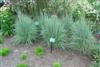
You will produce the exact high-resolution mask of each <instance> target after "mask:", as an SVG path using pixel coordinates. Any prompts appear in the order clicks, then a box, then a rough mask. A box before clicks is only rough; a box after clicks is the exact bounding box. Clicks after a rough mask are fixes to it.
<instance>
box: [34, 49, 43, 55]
mask: <svg viewBox="0 0 100 67" xmlns="http://www.w3.org/2000/svg"><path fill="white" fill-rule="evenodd" d="M34 53H35V55H36V56H42V55H43V54H44V49H43V48H41V47H37V48H35V49H34Z"/></svg>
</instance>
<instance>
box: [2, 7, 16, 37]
mask: <svg viewBox="0 0 100 67" xmlns="http://www.w3.org/2000/svg"><path fill="white" fill-rule="evenodd" d="M14 22H15V16H14V15H13V14H12V12H11V10H10V9H9V8H8V7H7V9H5V10H3V11H2V10H1V11H0V29H1V31H2V33H3V35H4V36H11V35H13V33H14V31H13V28H14V26H13V24H14Z"/></svg>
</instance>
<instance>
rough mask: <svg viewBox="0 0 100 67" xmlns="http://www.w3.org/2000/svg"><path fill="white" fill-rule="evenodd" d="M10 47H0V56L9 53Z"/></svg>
mask: <svg viewBox="0 0 100 67" xmlns="http://www.w3.org/2000/svg"><path fill="white" fill-rule="evenodd" d="M9 52H10V49H9V48H1V49H0V56H2V57H5V56H7V55H8V54H9Z"/></svg>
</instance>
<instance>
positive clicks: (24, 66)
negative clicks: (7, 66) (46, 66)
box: [16, 64, 29, 67]
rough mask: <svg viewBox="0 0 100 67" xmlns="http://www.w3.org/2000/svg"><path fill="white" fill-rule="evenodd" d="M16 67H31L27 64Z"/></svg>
mask: <svg viewBox="0 0 100 67" xmlns="http://www.w3.org/2000/svg"><path fill="white" fill-rule="evenodd" d="M16 67H29V66H28V65H27V64H17V65H16Z"/></svg>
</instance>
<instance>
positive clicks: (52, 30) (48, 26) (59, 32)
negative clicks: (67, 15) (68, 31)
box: [42, 16, 65, 47]
mask: <svg viewBox="0 0 100 67" xmlns="http://www.w3.org/2000/svg"><path fill="white" fill-rule="evenodd" d="M44 23H45V24H43V25H42V36H43V38H44V40H45V41H46V42H47V43H48V45H50V44H51V42H50V40H51V38H52V39H53V40H54V41H53V42H54V43H53V46H55V47H64V46H63V45H64V41H65V30H64V25H63V24H61V22H60V20H59V19H58V18H57V17H56V16H51V17H48V18H47V19H45V22H44Z"/></svg>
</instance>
